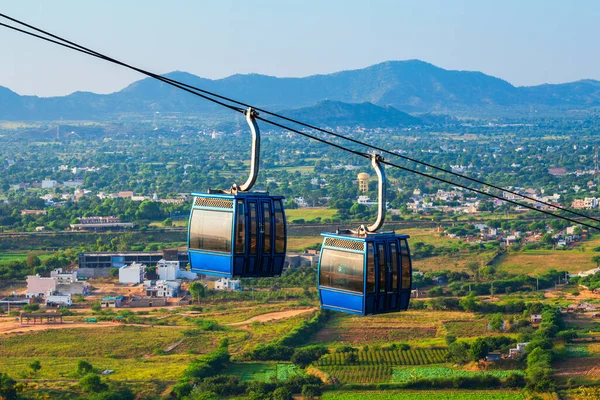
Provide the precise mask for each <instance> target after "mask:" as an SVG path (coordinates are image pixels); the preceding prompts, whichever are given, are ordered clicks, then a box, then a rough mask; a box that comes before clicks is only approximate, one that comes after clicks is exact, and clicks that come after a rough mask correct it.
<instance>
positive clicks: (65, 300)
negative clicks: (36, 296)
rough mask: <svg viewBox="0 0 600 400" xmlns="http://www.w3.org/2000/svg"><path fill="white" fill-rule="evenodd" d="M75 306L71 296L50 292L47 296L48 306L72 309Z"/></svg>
mask: <svg viewBox="0 0 600 400" xmlns="http://www.w3.org/2000/svg"><path fill="white" fill-rule="evenodd" d="M72 305H73V300H72V299H71V295H70V294H62V293H58V292H51V291H48V293H47V294H46V306H50V307H53V306H62V307H70V306H72Z"/></svg>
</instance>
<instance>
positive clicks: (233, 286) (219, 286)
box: [215, 278, 240, 290]
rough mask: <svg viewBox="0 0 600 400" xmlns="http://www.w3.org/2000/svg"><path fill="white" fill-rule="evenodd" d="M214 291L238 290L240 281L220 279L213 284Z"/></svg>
mask: <svg viewBox="0 0 600 400" xmlns="http://www.w3.org/2000/svg"><path fill="white" fill-rule="evenodd" d="M215 290H240V281H239V280H233V279H228V278H221V279H219V280H217V281H216V282H215Z"/></svg>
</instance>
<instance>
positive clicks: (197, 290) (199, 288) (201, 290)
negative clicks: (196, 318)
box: [189, 282, 206, 301]
mask: <svg viewBox="0 0 600 400" xmlns="http://www.w3.org/2000/svg"><path fill="white" fill-rule="evenodd" d="M189 290H190V294H191V295H192V297H193V298H197V299H198V301H200V299H201V298H204V297H206V286H204V285H203V284H202V283H200V282H192V283H190V288H189Z"/></svg>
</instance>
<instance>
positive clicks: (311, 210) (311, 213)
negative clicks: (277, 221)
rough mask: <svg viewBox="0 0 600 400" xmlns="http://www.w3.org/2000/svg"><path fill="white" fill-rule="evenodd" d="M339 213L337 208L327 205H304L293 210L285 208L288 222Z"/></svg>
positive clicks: (327, 216)
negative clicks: (327, 206)
mask: <svg viewBox="0 0 600 400" xmlns="http://www.w3.org/2000/svg"><path fill="white" fill-rule="evenodd" d="M335 214H337V210H335V209H332V208H326V207H304V208H296V209H291V210H285V217H286V219H287V221H288V222H293V221H296V220H298V219H303V220H305V221H309V220H311V219H315V218H318V217H321V219H325V218H331V217H333V216H334V215H335Z"/></svg>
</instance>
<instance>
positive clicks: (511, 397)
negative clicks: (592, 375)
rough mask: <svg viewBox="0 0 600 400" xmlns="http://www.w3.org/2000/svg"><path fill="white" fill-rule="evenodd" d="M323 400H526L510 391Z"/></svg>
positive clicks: (343, 395) (333, 395)
mask: <svg viewBox="0 0 600 400" xmlns="http://www.w3.org/2000/svg"><path fill="white" fill-rule="evenodd" d="M321 399H322V400H525V396H524V395H523V394H522V393H521V392H516V391H508V390H498V391H489V390H447V391H446V390H435V391H431V390H429V391H428V390H424V391H416V390H402V391H387V390H386V391H385V392H325V393H324V394H323V397H321Z"/></svg>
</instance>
